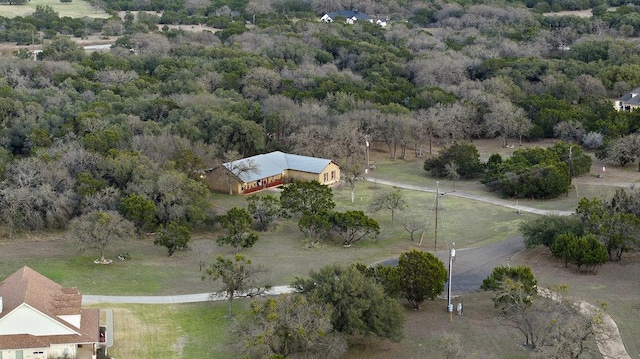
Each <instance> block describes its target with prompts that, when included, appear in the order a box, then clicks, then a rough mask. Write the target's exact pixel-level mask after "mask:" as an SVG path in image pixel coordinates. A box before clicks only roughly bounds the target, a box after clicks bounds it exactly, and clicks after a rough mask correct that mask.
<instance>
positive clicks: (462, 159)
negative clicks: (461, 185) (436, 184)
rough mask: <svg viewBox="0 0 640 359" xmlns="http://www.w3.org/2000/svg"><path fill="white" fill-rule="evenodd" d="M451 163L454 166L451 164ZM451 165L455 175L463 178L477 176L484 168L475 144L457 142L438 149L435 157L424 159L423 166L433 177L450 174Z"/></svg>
mask: <svg viewBox="0 0 640 359" xmlns="http://www.w3.org/2000/svg"><path fill="white" fill-rule="evenodd" d="M451 164H454V165H455V166H451ZM452 167H455V172H456V173H457V175H459V176H460V178H464V179H469V178H477V177H478V176H480V175H481V174H482V171H483V170H484V167H483V165H482V162H480V154H479V153H478V149H477V148H476V146H474V145H472V144H470V143H457V142H454V143H453V144H452V145H451V147H449V148H446V149H444V150H442V151H440V153H439V154H438V156H437V157H433V158H428V159H427V160H425V161H424V167H423V168H424V170H425V171H428V172H431V174H432V175H433V176H435V177H442V178H444V177H451V176H452V173H450V171H451V168H452ZM456 177H457V176H456Z"/></svg>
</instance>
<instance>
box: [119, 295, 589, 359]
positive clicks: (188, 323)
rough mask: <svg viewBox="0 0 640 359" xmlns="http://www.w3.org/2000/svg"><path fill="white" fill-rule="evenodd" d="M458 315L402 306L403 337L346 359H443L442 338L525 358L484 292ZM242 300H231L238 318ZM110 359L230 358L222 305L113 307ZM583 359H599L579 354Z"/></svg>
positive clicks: (358, 347)
mask: <svg viewBox="0 0 640 359" xmlns="http://www.w3.org/2000/svg"><path fill="white" fill-rule="evenodd" d="M460 300H462V301H464V303H465V314H464V316H457V315H453V316H450V315H449V314H448V313H446V311H445V309H444V308H445V305H446V303H445V301H443V300H434V301H428V302H425V303H424V305H423V308H422V309H421V310H420V311H414V310H411V309H409V308H408V307H405V308H406V309H405V312H404V315H405V336H404V338H403V340H402V341H401V342H390V341H386V340H378V339H372V338H360V337H357V338H352V339H350V348H351V349H350V350H349V352H348V353H347V355H346V356H345V358H348V359H386V358H445V357H446V356H445V350H444V346H443V344H442V339H443V338H444V337H445V336H457V337H458V338H459V339H460V349H461V356H460V357H462V358H488V359H489V358H511V359H518V358H528V357H529V354H530V352H529V350H528V349H526V348H524V347H522V346H521V343H522V339H523V338H522V337H521V335H520V334H519V332H517V331H514V330H513V329H512V328H510V327H508V326H505V325H503V324H501V323H499V322H498V321H497V320H496V319H495V316H496V315H497V311H496V309H495V308H494V307H493V303H492V302H491V297H490V295H489V294H488V293H484V292H481V293H472V294H467V295H464V296H463V297H458V298H456V299H455V301H456V302H457V301H460ZM247 303H248V302H247V301H241V300H238V301H235V302H234V308H235V311H236V313H237V314H238V315H240V314H241V310H243V309H245V310H246V309H247ZM111 308H113V310H114V327H115V334H114V338H115V344H114V347H113V348H111V349H110V350H109V354H110V355H112V356H114V357H116V358H132V357H137V358H143V357H144V358H149V357H152V358H158V359H163V358H167V359H168V358H230V357H233V353H230V352H229V349H228V348H227V347H226V343H227V340H228V339H229V331H230V328H231V326H232V320H231V319H229V318H227V317H225V315H226V314H227V306H226V303H225V302H214V303H196V304H181V305H114V306H111ZM584 358H599V356H597V355H596V356H585V357H584Z"/></svg>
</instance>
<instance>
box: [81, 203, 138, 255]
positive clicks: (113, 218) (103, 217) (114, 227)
mask: <svg viewBox="0 0 640 359" xmlns="http://www.w3.org/2000/svg"><path fill="white" fill-rule="evenodd" d="M69 230H70V232H71V234H72V235H73V238H74V240H75V241H76V243H78V245H79V247H80V248H81V249H84V250H89V249H95V250H98V251H100V260H99V261H98V263H103V264H108V263H111V262H110V261H109V260H106V259H105V258H104V250H105V249H106V248H107V247H108V246H109V245H111V244H113V243H114V242H116V241H118V240H124V239H129V238H132V237H133V236H134V233H135V227H134V225H133V223H131V222H129V221H128V220H126V219H124V218H123V217H122V216H120V214H119V213H118V212H114V211H95V212H90V213H87V214H84V215H82V216H80V217H77V218H75V219H74V220H73V221H71V224H70V226H69Z"/></svg>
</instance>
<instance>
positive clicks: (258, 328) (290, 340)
mask: <svg viewBox="0 0 640 359" xmlns="http://www.w3.org/2000/svg"><path fill="white" fill-rule="evenodd" d="M232 333H233V335H232V337H233V348H234V349H235V352H236V353H242V354H244V355H247V357H248V358H275V357H278V356H280V357H282V358H287V357H297V356H298V355H299V356H302V357H304V358H309V359H314V358H318V359H320V358H327V359H330V358H336V359H337V358H340V357H342V355H343V354H344V352H345V351H346V349H347V343H346V341H345V339H344V336H343V335H341V334H340V333H336V332H334V331H333V328H332V326H331V307H330V306H327V305H325V304H317V303H310V302H309V301H307V299H306V298H305V297H304V296H302V295H299V294H294V295H280V296H278V297H275V298H264V299H258V300H255V301H252V302H251V310H250V311H249V313H248V315H247V316H246V318H244V319H243V320H241V321H238V322H237V323H236V325H235V326H234V328H233V331H232Z"/></svg>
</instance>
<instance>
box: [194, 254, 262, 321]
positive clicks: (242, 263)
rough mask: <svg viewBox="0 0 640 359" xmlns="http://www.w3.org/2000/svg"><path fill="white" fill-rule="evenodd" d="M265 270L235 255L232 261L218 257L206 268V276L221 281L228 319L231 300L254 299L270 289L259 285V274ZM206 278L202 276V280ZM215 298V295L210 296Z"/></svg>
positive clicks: (230, 315) (231, 305) (231, 314)
mask: <svg viewBox="0 0 640 359" xmlns="http://www.w3.org/2000/svg"><path fill="white" fill-rule="evenodd" d="M265 272H266V269H265V268H263V267H260V266H255V265H253V264H252V262H251V260H249V259H246V258H245V257H243V256H241V255H236V256H235V257H234V258H233V260H232V259H228V258H224V257H220V256H218V258H217V259H216V261H215V263H212V264H211V265H210V266H209V268H207V276H208V277H209V278H210V279H211V280H213V281H214V282H215V281H221V282H222V286H223V290H224V292H225V293H226V297H227V299H228V300H229V317H233V299H234V298H236V297H254V296H257V295H260V294H262V293H264V292H265V291H266V290H267V289H269V288H270V286H268V285H264V284H262V283H261V279H262V278H260V274H261V273H265ZM205 279H206V277H205V276H203V277H202V280H205ZM212 296H215V293H214V294H212Z"/></svg>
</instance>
